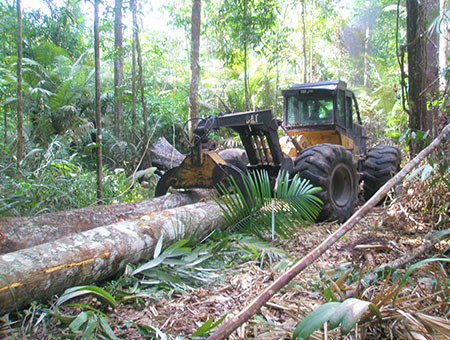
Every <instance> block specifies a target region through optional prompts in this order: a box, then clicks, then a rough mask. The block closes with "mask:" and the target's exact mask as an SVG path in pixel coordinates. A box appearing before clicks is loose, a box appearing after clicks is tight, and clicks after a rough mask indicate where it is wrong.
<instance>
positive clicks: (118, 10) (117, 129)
mask: <svg viewBox="0 0 450 340" xmlns="http://www.w3.org/2000/svg"><path fill="white" fill-rule="evenodd" d="M114 47H115V54H114V133H115V136H116V138H117V139H118V140H122V120H123V104H122V96H123V89H122V84H123V27H122V0H115V10H114Z"/></svg>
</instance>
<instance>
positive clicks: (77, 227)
mask: <svg viewBox="0 0 450 340" xmlns="http://www.w3.org/2000/svg"><path fill="white" fill-rule="evenodd" d="M208 198H209V191H207V190H193V191H189V192H185V193H177V194H172V195H165V196H163V197H157V198H152V199H149V200H145V201H141V202H135V203H121V204H113V205H107V206H93V207H87V208H82V209H76V210H68V211H60V212H55V213H49V214H43V215H39V216H35V217H7V218H2V219H0V254H6V253H9V252H12V251H16V250H19V249H24V248H28V247H32V246H34V245H38V244H42V243H46V242H49V241H53V240H57V239H59V238H61V237H65V236H68V235H70V234H72V233H80V232H82V231H85V230H89V229H92V228H95V227H100V226H105V225H108V224H112V223H116V222H119V221H121V220H125V219H131V218H138V217H139V216H143V215H147V214H150V213H152V212H155V211H160V210H165V209H170V208H175V207H179V206H182V205H186V204H193V203H195V202H198V201H200V200H204V199H208Z"/></svg>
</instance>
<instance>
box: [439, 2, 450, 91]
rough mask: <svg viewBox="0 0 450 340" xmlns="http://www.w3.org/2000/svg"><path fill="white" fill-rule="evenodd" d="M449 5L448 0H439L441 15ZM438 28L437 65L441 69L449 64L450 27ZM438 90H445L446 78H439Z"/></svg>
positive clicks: (444, 68)
mask: <svg viewBox="0 0 450 340" xmlns="http://www.w3.org/2000/svg"><path fill="white" fill-rule="evenodd" d="M448 5H450V3H449V1H448V0H440V13H441V17H443V16H444V14H445V13H446V12H447V11H448V10H449V8H448ZM446 6H447V7H446ZM442 26H443V27H440V28H439V65H440V67H439V68H440V69H441V70H447V69H448V67H449V66H450V40H449V38H448V37H450V27H449V25H442ZM440 80H441V81H440V90H441V91H445V90H446V88H447V86H448V78H446V77H441V78H440Z"/></svg>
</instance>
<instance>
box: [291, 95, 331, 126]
mask: <svg viewBox="0 0 450 340" xmlns="http://www.w3.org/2000/svg"><path fill="white" fill-rule="evenodd" d="M286 100H287V105H286V110H287V112H286V116H287V124H314V123H320V124H323V123H331V122H332V121H333V97H326V98H323V97H321V98H314V97H310V96H307V97H302V96H289V97H287V98H286Z"/></svg>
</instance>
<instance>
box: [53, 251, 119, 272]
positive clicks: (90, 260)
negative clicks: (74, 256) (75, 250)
mask: <svg viewBox="0 0 450 340" xmlns="http://www.w3.org/2000/svg"><path fill="white" fill-rule="evenodd" d="M110 255H111V252H110V251H109V250H106V251H105V252H103V253H102V254H100V256H99V257H93V258H90V259H87V260H83V261H79V262H71V263H65V264H62V265H59V266H56V267H52V268H48V269H45V270H44V273H46V274H50V273H53V272H56V271H58V270H61V269H65V268H71V267H78V266H83V265H85V264H88V263H91V262H94V261H95V259H97V258H102V259H104V258H108V257H109V256H110Z"/></svg>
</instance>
